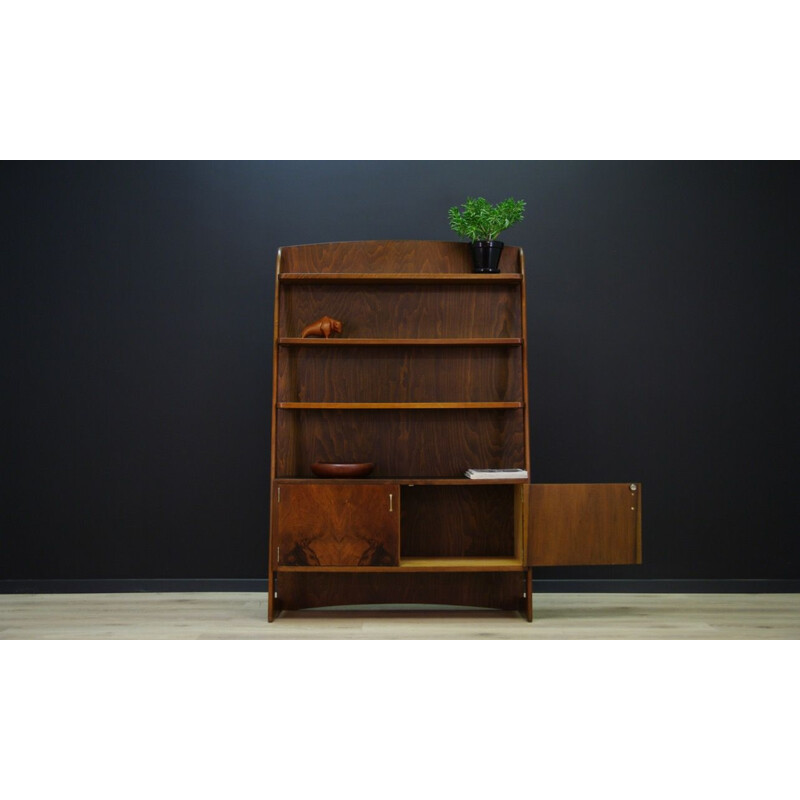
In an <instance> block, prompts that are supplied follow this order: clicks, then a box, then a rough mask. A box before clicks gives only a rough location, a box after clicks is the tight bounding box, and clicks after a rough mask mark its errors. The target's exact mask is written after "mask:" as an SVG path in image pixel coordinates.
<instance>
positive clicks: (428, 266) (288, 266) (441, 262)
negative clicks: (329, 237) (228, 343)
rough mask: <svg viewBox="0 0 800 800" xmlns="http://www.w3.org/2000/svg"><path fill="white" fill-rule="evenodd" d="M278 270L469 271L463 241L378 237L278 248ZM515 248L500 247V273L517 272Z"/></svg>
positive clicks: (468, 253)
mask: <svg viewBox="0 0 800 800" xmlns="http://www.w3.org/2000/svg"><path fill="white" fill-rule="evenodd" d="M280 253H281V271H282V272H432V273H436V272H446V273H458V272H472V249H471V247H470V245H469V244H468V243H466V242H433V241H413V240H403V239H395V240H378V241H363V242H326V243H320V244H309V245H291V246H285V247H281V250H280ZM518 256H519V248H518V247H514V246H511V245H506V246H505V247H503V252H502V254H501V256H500V271H501V272H519V264H518Z"/></svg>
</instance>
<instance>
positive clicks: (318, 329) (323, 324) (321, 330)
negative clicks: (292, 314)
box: [300, 317, 342, 339]
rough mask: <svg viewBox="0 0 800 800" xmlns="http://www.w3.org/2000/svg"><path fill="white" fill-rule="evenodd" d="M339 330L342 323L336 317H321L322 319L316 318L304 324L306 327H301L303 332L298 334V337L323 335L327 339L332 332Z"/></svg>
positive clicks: (338, 331) (340, 330)
mask: <svg viewBox="0 0 800 800" xmlns="http://www.w3.org/2000/svg"><path fill="white" fill-rule="evenodd" d="M341 332H342V323H341V322H339V320H338V319H332V318H331V317H322V319H318V320H317V321H316V322H312V323H311V324H310V325H306V327H305V328H303V332H302V333H301V334H300V338H301V339H305V338H306V336H324V337H325V338H326V339H327V338H328V337H329V336H330V335H331V334H332V333H341Z"/></svg>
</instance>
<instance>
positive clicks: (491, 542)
mask: <svg viewBox="0 0 800 800" xmlns="http://www.w3.org/2000/svg"><path fill="white" fill-rule="evenodd" d="M515 490H516V487H515V486H513V485H507V484H493V485H487V486H472V485H458V486H404V487H402V498H403V503H402V510H401V517H400V530H401V537H400V557H401V560H402V559H403V558H470V557H474V558H480V557H507V558H513V557H514V556H515V553H516V535H515V534H516V527H515V505H516V504H515Z"/></svg>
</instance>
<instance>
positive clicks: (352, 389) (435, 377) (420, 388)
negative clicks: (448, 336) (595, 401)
mask: <svg viewBox="0 0 800 800" xmlns="http://www.w3.org/2000/svg"><path fill="white" fill-rule="evenodd" d="M278 387H279V392H278V402H295V403H296V402H304V403H305V402H312V403H313V402H334V403H359V402H362V403H393V402H394V403H424V402H522V400H523V395H522V348H520V347H494V346H483V347H475V348H466V347H458V346H456V347H438V346H433V347H422V346H420V347H372V346H363V347H361V346H353V347H344V346H342V347H336V346H326V347H313V346H312V347H302V346H301V347H287V348H283V352H282V353H281V358H280V359H279V372H278Z"/></svg>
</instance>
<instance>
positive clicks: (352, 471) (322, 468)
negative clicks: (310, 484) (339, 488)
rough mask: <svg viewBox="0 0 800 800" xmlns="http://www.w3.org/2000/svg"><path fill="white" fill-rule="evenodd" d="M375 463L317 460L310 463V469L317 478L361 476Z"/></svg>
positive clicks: (371, 468) (370, 469) (367, 473)
mask: <svg viewBox="0 0 800 800" xmlns="http://www.w3.org/2000/svg"><path fill="white" fill-rule="evenodd" d="M373 469H375V465H374V464H371V463H368V462H364V463H362V464H332V463H331V462H329V461H317V462H315V463H314V464H312V465H311V471H312V472H313V473H314V474H315V475H316V476H317V477H319V478H363V477H364V476H365V475H369V474H370V472H372V470H373Z"/></svg>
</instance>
